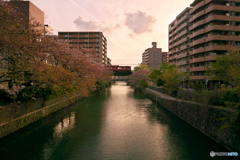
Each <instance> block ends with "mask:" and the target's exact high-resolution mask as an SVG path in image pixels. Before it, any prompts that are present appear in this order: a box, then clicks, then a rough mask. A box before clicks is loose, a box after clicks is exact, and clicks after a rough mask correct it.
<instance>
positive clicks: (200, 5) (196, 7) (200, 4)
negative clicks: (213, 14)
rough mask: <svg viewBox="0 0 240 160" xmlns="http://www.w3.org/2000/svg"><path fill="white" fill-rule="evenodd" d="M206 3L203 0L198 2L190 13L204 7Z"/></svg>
mask: <svg viewBox="0 0 240 160" xmlns="http://www.w3.org/2000/svg"><path fill="white" fill-rule="evenodd" d="M204 4H205V2H204V1H202V2H200V3H198V4H197V5H195V6H194V7H193V9H192V10H191V11H190V14H193V13H194V12H195V11H196V10H197V9H198V8H200V7H202V6H203V5H204Z"/></svg>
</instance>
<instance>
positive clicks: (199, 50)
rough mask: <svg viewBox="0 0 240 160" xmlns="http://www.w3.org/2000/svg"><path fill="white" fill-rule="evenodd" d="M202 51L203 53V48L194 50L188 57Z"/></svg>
mask: <svg viewBox="0 0 240 160" xmlns="http://www.w3.org/2000/svg"><path fill="white" fill-rule="evenodd" d="M204 51H205V48H204V47H201V48H198V49H195V50H193V51H191V52H190V55H194V54H197V53H202V52H204Z"/></svg>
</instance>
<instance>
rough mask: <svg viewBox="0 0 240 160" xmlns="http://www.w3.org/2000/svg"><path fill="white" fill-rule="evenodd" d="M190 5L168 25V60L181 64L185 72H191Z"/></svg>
mask: <svg viewBox="0 0 240 160" xmlns="http://www.w3.org/2000/svg"><path fill="white" fill-rule="evenodd" d="M190 10H191V8H190V7H187V8H185V9H184V10H183V11H182V12H181V13H180V14H179V15H178V16H177V17H176V19H175V20H174V21H173V22H172V23H170V24H169V26H168V31H169V32H168V34H169V36H168V37H169V39H168V44H169V52H168V62H169V63H171V64H175V65H177V66H179V69H180V70H181V71H183V72H189V70H190V65H189V44H190V39H189V36H190V31H189V25H190V24H189V17H190Z"/></svg>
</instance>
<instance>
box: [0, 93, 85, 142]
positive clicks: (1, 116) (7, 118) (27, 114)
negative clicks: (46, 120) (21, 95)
mask: <svg viewBox="0 0 240 160" xmlns="http://www.w3.org/2000/svg"><path fill="white" fill-rule="evenodd" d="M81 98H83V97H82V96H81V93H78V92H74V93H71V94H67V95H62V96H59V97H57V98H54V99H52V100H47V101H44V100H43V99H41V98H40V99H37V100H31V101H28V102H25V103H21V104H17V103H12V104H10V105H7V106H1V107H0V131H1V132H0V138H2V137H5V136H7V135H9V134H11V133H13V132H15V131H17V130H19V129H21V128H23V127H25V126H27V125H29V124H31V123H34V122H36V121H37V120H39V119H41V118H43V117H46V116H48V115H50V114H51V113H54V112H56V111H58V110H60V109H62V108H64V107H66V106H68V105H70V104H72V103H74V102H76V101H77V100H79V99H81Z"/></svg>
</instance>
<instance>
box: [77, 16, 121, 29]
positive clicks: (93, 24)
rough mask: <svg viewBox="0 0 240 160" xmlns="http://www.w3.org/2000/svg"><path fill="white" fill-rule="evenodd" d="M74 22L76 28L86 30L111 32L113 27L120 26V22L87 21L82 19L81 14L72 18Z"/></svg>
mask: <svg viewBox="0 0 240 160" xmlns="http://www.w3.org/2000/svg"><path fill="white" fill-rule="evenodd" d="M74 23H75V25H76V27H77V28H79V29H81V30H87V31H96V30H98V31H102V32H112V31H113V30H115V29H118V28H121V25H120V24H115V25H113V26H112V25H111V24H108V23H106V22H97V21H87V20H84V19H83V18H82V17H81V16H79V17H78V18H77V19H75V20H74Z"/></svg>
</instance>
